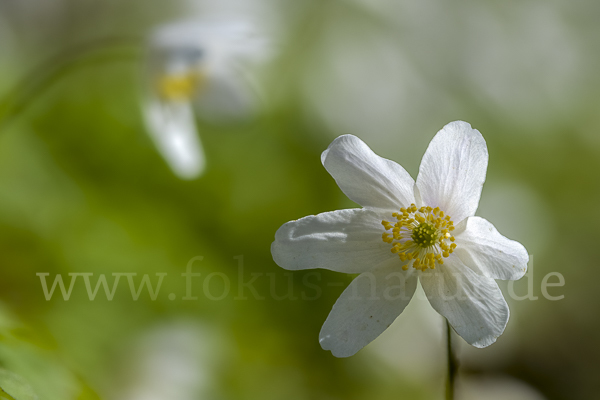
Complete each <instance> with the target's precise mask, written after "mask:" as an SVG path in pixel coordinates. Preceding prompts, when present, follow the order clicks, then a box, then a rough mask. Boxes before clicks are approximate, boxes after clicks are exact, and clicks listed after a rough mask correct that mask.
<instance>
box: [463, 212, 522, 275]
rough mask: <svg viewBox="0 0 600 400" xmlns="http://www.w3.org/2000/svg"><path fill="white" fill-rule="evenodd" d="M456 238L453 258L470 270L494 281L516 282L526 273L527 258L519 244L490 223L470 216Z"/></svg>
mask: <svg viewBox="0 0 600 400" xmlns="http://www.w3.org/2000/svg"><path fill="white" fill-rule="evenodd" d="M462 224H464V225H465V229H464V230H463V231H462V232H461V233H459V234H458V235H456V243H457V245H458V246H457V248H456V250H455V253H456V255H457V256H458V257H459V258H460V259H461V261H462V262H463V263H464V264H465V265H466V266H467V267H469V268H471V269H472V270H473V271H475V272H477V273H479V274H481V275H484V276H487V277H488V278H493V279H504V280H507V279H508V280H516V279H520V278H521V277H522V276H523V275H525V272H527V262H528V261H529V255H528V254H527V250H525V247H523V245H522V244H521V243H519V242H516V241H514V240H510V239H508V238H506V237H504V236H502V235H501V234H500V232H498V230H496V228H495V227H494V225H492V224H491V223H490V222H489V221H487V220H486V219H484V218H481V217H469V218H467V219H466V220H465V221H463V223H462Z"/></svg>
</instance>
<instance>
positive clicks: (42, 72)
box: [0, 38, 140, 127]
mask: <svg viewBox="0 0 600 400" xmlns="http://www.w3.org/2000/svg"><path fill="white" fill-rule="evenodd" d="M139 42H140V41H139V40H137V39H120V38H104V39H96V40H93V41H90V42H87V43H82V44H79V45H76V46H74V47H72V48H68V49H66V50H63V51H61V52H60V53H58V54H57V55H56V56H54V57H51V58H50V59H49V60H47V61H45V62H43V63H42V64H40V65H39V66H38V67H37V68H34V69H33V70H32V71H30V72H29V73H28V74H26V75H25V76H24V77H23V78H22V79H21V80H20V81H18V82H17V84H16V85H15V86H14V88H13V89H12V90H11V91H9V93H8V94H6V95H5V96H4V98H2V99H1V100H0V127H4V126H6V125H7V124H8V122H9V121H10V120H11V119H14V118H15V117H17V116H18V115H19V114H21V113H22V112H23V111H24V110H25V109H27V107H28V106H29V105H30V104H32V103H33V100H34V99H35V98H36V97H37V95H39V94H41V93H43V92H44V91H46V90H47V89H48V88H50V87H51V86H52V85H53V84H54V83H55V82H57V81H58V80H60V79H61V78H62V77H63V76H64V75H66V74H67V73H69V72H70V71H71V70H73V69H76V68H78V67H81V66H86V65H89V64H97V63H99V62H106V61H114V59H115V58H116V59H122V58H124V56H123V54H118V55H115V54H102V52H103V51H105V50H107V49H114V48H115V47H117V46H122V45H124V44H125V45H127V46H132V45H134V46H135V48H139ZM136 55H137V54H136ZM93 56H95V57H93ZM127 57H128V58H130V57H131V53H128V54H127Z"/></svg>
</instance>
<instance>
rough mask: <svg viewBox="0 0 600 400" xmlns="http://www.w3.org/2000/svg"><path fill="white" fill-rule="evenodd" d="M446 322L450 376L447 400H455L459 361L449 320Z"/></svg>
mask: <svg viewBox="0 0 600 400" xmlns="http://www.w3.org/2000/svg"><path fill="white" fill-rule="evenodd" d="M445 321H446V339H447V344H446V350H447V360H448V376H447V379H446V400H454V380H455V378H456V372H457V371H458V360H457V359H456V354H455V353H454V349H453V348H452V328H451V327H450V323H449V322H448V320H447V319H445Z"/></svg>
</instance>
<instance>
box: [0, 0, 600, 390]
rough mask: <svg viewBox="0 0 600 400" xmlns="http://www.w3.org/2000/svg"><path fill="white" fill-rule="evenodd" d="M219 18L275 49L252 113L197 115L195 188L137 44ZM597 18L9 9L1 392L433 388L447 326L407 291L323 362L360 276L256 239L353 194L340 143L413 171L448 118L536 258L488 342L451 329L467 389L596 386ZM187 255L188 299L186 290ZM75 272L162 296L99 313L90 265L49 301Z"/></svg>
mask: <svg viewBox="0 0 600 400" xmlns="http://www.w3.org/2000/svg"><path fill="white" fill-rule="evenodd" d="M215 13H216V14H222V15H231V14H237V15H243V16H245V17H249V18H252V19H253V20H254V21H257V25H258V26H260V27H261V28H265V31H266V32H267V34H268V35H269V39H270V41H271V43H272V46H273V49H274V51H273V55H272V57H271V58H270V60H269V62H268V63H266V64H264V65H263V66H262V70H261V71H258V72H256V73H257V74H258V76H259V77H260V79H259V82H260V87H261V92H262V95H261V102H262V106H261V107H260V111H259V112H257V113H256V114H255V115H254V116H253V117H252V118H250V119H246V120H243V121H238V120H236V121H230V123H219V124H215V123H211V122H208V121H204V120H203V119H201V118H198V120H197V125H198V130H199V132H200V135H201V136H202V141H203V143H204V148H205V151H206V157H207V169H206V171H205V173H204V175H203V176H201V177H200V178H198V179H195V180H187V181H186V180H181V179H178V178H177V177H176V176H175V175H174V174H173V173H172V172H171V170H170V169H169V167H168V165H167V164H166V163H165V161H164V160H163V159H162V158H161V156H160V155H159V153H158V152H157V150H156V148H155V147H154V145H153V143H152V142H151V140H150V139H149V138H148V135H147V132H146V128H145V126H144V123H143V120H142V113H141V106H140V104H141V93H142V92H143V90H142V88H141V86H142V84H143V79H142V78H141V76H140V75H141V71H142V70H143V66H142V64H143V62H144V59H145V58H144V51H145V50H144V49H145V44H146V38H147V36H148V35H149V34H150V33H151V32H152V31H153V30H154V29H155V28H156V27H157V26H159V25H161V24H164V23H167V22H171V21H176V20H178V19H181V18H191V17H203V16H206V15H213V14H215ZM599 18H600V3H598V2H595V1H591V0H590V1H586V0H574V1H569V2H567V1H560V0H552V1H548V0H518V1H517V0H508V1H503V2H496V1H489V0H477V1H476V0H457V1H442V0H293V1H291V0H290V1H284V0H281V1H277V0H264V1H259V0H238V1H224V0H213V1H210V0H198V1H183V0H181V1H171V2H164V1H158V0H126V1H123V0H85V1H82V0H0V99H1V100H0V101H1V103H0V265H1V270H0V271H1V272H0V274H1V275H0V277H1V278H0V299H1V303H0V305H1V307H0V387H1V388H2V389H3V391H4V392H2V391H0V397H2V396H3V397H4V398H6V399H13V398H14V399H16V400H28V399H38V398H39V399H40V400H71V399H73V400H89V399H103V400H154V399H170V400H194V399H242V400H243V399H263V400H265V399H277V400H279V399H282V398H285V399H289V400H292V399H328V400H329V399H370V400H372V399H441V398H442V396H443V384H444V374H445V354H444V337H443V329H442V327H443V325H442V324H443V323H442V319H441V317H439V315H437V314H436V313H435V312H434V311H433V310H432V309H431V307H430V306H429V305H428V303H427V302H426V301H425V300H423V298H422V297H421V298H415V299H413V301H412V302H411V304H410V306H409V307H408V308H407V310H406V311H405V312H404V313H403V314H402V315H401V316H400V318H399V319H398V320H397V321H396V322H395V323H394V324H393V325H392V327H391V328H390V329H389V330H388V331H386V332H385V333H384V334H383V335H382V336H381V337H380V338H378V339H377V340H376V341H375V342H373V343H372V344H371V345H369V346H367V347H366V348H365V349H364V350H362V351H361V352H359V353H358V354H357V355H355V356H353V357H351V358H349V359H336V358H334V357H333V356H332V355H331V354H330V353H329V352H326V351H324V350H322V349H321V348H320V346H319V344H318V333H319V330H320V327H321V324H322V323H323V322H324V320H325V318H326V317H327V314H328V313H329V310H330V309H331V307H332V305H333V303H334V302H335V300H336V298H337V297H338V296H339V294H340V293H341V292H342V290H343V288H344V286H345V285H347V284H348V283H349V282H350V280H351V278H352V277H348V276H345V275H342V274H337V273H334V272H330V271H320V274H319V275H308V274H309V273H310V271H307V272H295V273H289V272H286V271H283V270H282V269H280V268H279V267H278V266H277V265H275V263H274V262H273V261H272V258H271V255H270V244H271V242H272V240H273V236H274V233H275V231H276V230H277V228H278V227H279V226H280V225H281V224H283V223H284V222H286V221H289V220H291V219H297V218H300V217H303V216H306V215H309V214H316V213H319V212H324V211H330V210H335V209H340V208H350V207H355V206H356V205H355V204H353V203H352V202H351V201H349V200H348V199H346V198H345V197H344V195H343V194H342V193H341V191H340V190H339V189H338V188H337V187H336V185H335V182H334V181H333V179H332V178H331V177H330V176H329V175H328V174H327V172H326V171H325V169H324V168H323V167H322V166H321V163H320V153H321V152H322V151H323V150H324V149H325V148H326V147H327V145H328V144H329V143H330V142H331V141H332V140H333V139H334V138H335V137H336V136H338V135H341V134H344V133H352V134H354V135H357V136H359V137H361V138H362V139H363V140H365V141H366V142H367V143H368V144H369V145H370V146H371V148H373V150H374V151H375V152H376V153H378V154H380V155H382V156H384V157H386V158H390V159H393V160H395V161H397V162H399V163H400V164H402V165H403V166H404V167H405V168H406V169H407V170H408V171H409V172H410V173H411V174H412V175H413V177H416V174H417V171H418V166H419V162H420V159H421V157H422V155H423V152H424V151H425V149H426V147H427V144H428V142H429V141H430V140H431V138H432V137H433V135H434V134H435V133H436V132H437V130H439V129H440V128H441V127H442V126H443V125H445V124H446V123H448V122H450V121H453V120H457V119H461V120H465V121H468V122H470V123H471V124H472V125H473V127H475V128H476V129H478V130H480V131H481V132H482V133H483V135H484V137H485V139H486V141H487V143H488V148H489V153H490V164H489V169H488V175H487V181H486V184H485V187H484V191H483V195H482V200H481V204H480V209H479V211H478V215H481V216H483V217H486V218H488V219H489V220H490V221H492V222H493V223H494V224H495V225H496V227H497V228H498V229H499V231H500V232H502V233H503V234H505V235H506V236H508V237H510V238H512V239H516V240H518V241H520V242H521V243H523V244H524V245H525V246H526V248H527V249H528V251H529V253H530V254H531V255H532V260H533V261H532V263H530V274H529V275H528V277H526V278H524V279H523V280H522V281H519V282H517V283H516V284H515V285H514V287H513V290H514V292H515V293H517V294H518V295H520V296H524V295H525V294H526V293H527V291H528V290H531V292H530V293H531V294H532V296H535V297H537V300H533V299H531V298H529V299H525V300H521V301H517V300H515V299H511V298H510V297H507V300H508V301H509V305H510V307H511V319H510V321H509V324H508V327H507V329H506V332H505V333H504V335H503V336H502V337H500V338H499V340H498V342H497V343H496V344H494V345H493V346H491V347H489V348H486V349H474V348H471V347H469V346H468V345H467V344H466V343H464V342H463V341H462V340H461V339H458V340H457V345H458V347H459V353H460V362H461V366H460V368H461V369H460V375H459V378H458V385H459V387H458V391H459V393H458V398H459V399H483V398H485V399H507V398H511V399H556V400H561V399H595V398H597V396H598V394H597V393H598V392H599V391H600V387H599V386H600V385H599V383H598V376H599V375H600V364H599V363H598V362H597V360H598V359H599V358H600V340H599V339H598V334H597V332H598V329H600V320H599V318H598V315H599V311H600V300H599V298H598V281H596V278H597V277H598V268H597V267H598V262H599V261H598V260H599V258H598V240H600V233H599V231H598V227H599V226H600V207H599V204H600V180H599V172H598V171H599V169H600V135H599V132H600V113H599V108H598V107H600V74H598V71H600V48H599V43H600V25H598V19H599ZM199 256H200V257H203V259H202V260H201V261H196V262H195V263H194V272H199V273H201V274H202V276H201V277H200V278H194V281H193V282H194V287H193V290H194V293H193V295H194V296H197V297H198V299H197V300H182V297H183V296H184V295H185V290H186V288H185V281H184V280H183V279H182V278H181V276H180V274H181V273H182V272H185V270H186V265H187V264H188V262H189V261H190V260H191V259H193V257H199ZM76 272H87V273H93V274H94V277H93V278H92V282H93V283H95V280H96V278H97V277H98V274H106V275H107V276H108V277H109V284H110V283H112V275H111V274H113V273H137V274H138V275H137V278H136V282H137V283H136V284H139V279H141V276H142V275H143V274H149V275H150V278H151V281H152V283H153V284H155V283H156V281H157V278H156V275H155V274H156V273H166V274H168V275H167V276H166V277H165V278H164V281H163V283H162V286H161V288H160V292H159V293H158V295H157V297H156V299H155V300H152V299H151V298H150V296H149V295H148V292H147V291H144V292H143V293H142V294H141V295H140V297H139V299H138V300H137V301H134V300H133V299H132V296H131V294H130V291H129V290H128V288H127V280H126V278H122V280H121V282H120V286H119V287H118V289H117V290H116V294H115V296H114V298H113V299H112V301H108V300H107V299H106V296H105V295H104V293H103V292H102V290H100V293H99V294H98V295H97V297H96V298H95V299H94V300H93V301H92V300H90V299H89V298H88V295H87V294H86V291H85V288H84V286H83V285H82V283H81V282H82V281H81V278H78V279H80V281H79V283H78V284H75V285H74V289H73V292H72V295H71V298H70V299H69V300H68V301H65V300H63V299H62V297H61V296H60V295H58V294H55V295H54V297H53V298H52V299H51V300H48V301H47V300H46V299H45V297H44V293H43V290H42V287H41V283H40V278H39V277H38V276H36V274H37V273H49V274H50V275H49V277H48V279H49V282H50V283H51V282H52V279H53V278H54V276H55V275H56V274H63V276H64V277H65V280H66V282H67V283H68V275H67V274H68V273H76ZM551 272H559V273H560V274H562V276H563V277H564V282H565V285H564V286H562V287H551V288H549V289H548V292H549V294H550V295H552V296H563V295H564V298H562V299H561V300H558V301H550V300H548V299H546V298H545V297H544V296H543V293H542V291H541V284H542V281H543V279H544V276H546V274H548V273H551ZM210 273H216V274H213V275H212V276H213V277H215V278H214V279H211V280H210V282H209V283H208V284H206V286H204V285H205V282H206V281H205V280H204V278H205V277H207V276H208V274H210ZM223 278H226V279H225V280H226V281H227V282H229V286H228V285H227V284H225V283H224V280H223ZM253 278H254V281H253V283H252V285H253V286H252V287H253V288H254V291H252V290H251V288H250V287H249V286H243V285H242V283H248V282H249V281H251V279H253ZM549 282H552V283H554V282H557V278H556V277H554V278H551V279H550V281H549ZM307 283H308V284H309V285H312V286H309V285H307ZM500 284H501V287H502V288H503V290H504V291H505V293H506V294H507V295H508V294H509V293H508V292H509V289H510V288H509V287H508V286H507V285H506V284H505V283H500ZM227 289H229V291H227ZM206 290H208V291H209V293H212V294H213V295H214V296H213V298H212V299H211V298H210V296H207V295H206V293H205V292H206ZM171 293H173V294H174V295H175V299H174V300H171V299H170V298H169V296H168V295H169V294H171ZM221 293H226V295H224V296H219V294H221ZM215 296H216V297H223V298H221V299H215V298H214V297H215Z"/></svg>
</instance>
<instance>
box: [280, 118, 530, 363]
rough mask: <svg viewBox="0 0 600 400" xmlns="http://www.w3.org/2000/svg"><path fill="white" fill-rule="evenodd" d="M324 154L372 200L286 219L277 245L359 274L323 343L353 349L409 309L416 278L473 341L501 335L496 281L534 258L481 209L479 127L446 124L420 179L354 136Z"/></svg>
mask: <svg viewBox="0 0 600 400" xmlns="http://www.w3.org/2000/svg"><path fill="white" fill-rule="evenodd" d="M321 161H322V163H323V166H324V167H325V169H327V171H328V172H329V173H330V174H331V175H332V176H333V178H334V179H335V180H336V182H337V184H338V186H339V187H340V188H341V189H342V191H343V192H344V193H345V194H346V195H347V196H348V197H349V198H350V199H351V200H353V201H355V202H356V203H358V204H360V205H361V206H363V207H364V208H361V209H350V210H338V211H333V212H327V213H322V214H319V215H313V216H309V217H305V218H302V219H300V220H297V221H291V222H288V223H287V224H284V225H283V226H282V227H281V228H279V230H278V231H277V233H276V234H275V241H274V242H273V244H272V247H271V252H272V254H273V259H274V260H275V262H276V263H277V264H278V265H279V266H281V267H283V268H286V269H290V270H301V269H307V268H327V269H331V270H334V271H338V272H345V273H352V274H353V273H360V275H359V276H358V277H357V278H356V279H355V280H354V281H352V283H351V284H350V286H348V288H346V290H345V291H344V293H343V294H342V295H341V296H340V298H339V299H338V301H337V302H336V304H335V305H334V307H333V310H332V311H331V313H330V314H329V317H328V318H327V321H325V324H324V325H323V328H322V330H321V334H320V343H321V346H322V347H323V348H324V349H326V350H331V352H332V353H333V355H335V356H338V357H347V356H351V355H353V354H355V353H356V352H357V351H359V350H360V349H361V348H363V347H364V346H366V345H367V344H369V343H370V342H371V341H372V340H374V339H375V338H376V337H377V336H379V335H380V334H381V333H382V332H383V331H384V330H385V329H386V328H387V327H388V326H390V324H391V323H392V322H393V321H394V320H395V319H396V317H397V316H398V315H399V314H400V313H401V312H402V311H403V310H404V308H405V307H406V306H407V305H408V303H409V302H410V300H411V298H412V296H413V294H414V293H415V289H416V287H417V282H418V281H419V282H420V283H421V285H422V287H423V290H424V291H425V294H426V296H427V299H428V300H429V302H430V304H431V306H432V307H433V308H434V309H435V310H436V311H437V312H438V313H440V314H441V315H442V316H444V317H445V318H447V319H448V322H449V323H450V324H451V325H452V327H453V328H454V330H455V331H456V332H457V333H458V334H459V335H460V336H462V337H463V338H464V339H465V340H466V341H467V342H468V343H469V344H471V345H473V346H475V347H486V346H489V345H490V344H492V343H494V342H495V341H496V339H497V338H498V337H499V336H500V335H501V334H502V332H503V331H504V328H505V327H506V323H507V322H508V317H509V309H508V306H507V304H506V301H505V300H504V297H503V296H502V292H501V291H500V289H499V288H498V285H497V284H496V282H495V280H494V279H510V280H514V279H519V278H521V277H522V276H523V275H524V274H525V272H526V270H527V262H528V259H529V256H528V254H527V251H526V250H525V248H524V247H523V246H522V245H521V244H520V243H518V242H515V241H512V240H509V239H507V238H505V237H504V236H502V235H501V234H500V233H499V232H498V231H497V230H496V228H494V226H493V225H492V224H491V223H489V222H488V221H486V220H485V219H483V218H480V217H476V216H474V215H475V211H476V210H477V206H478V204H479V198H480V196H481V190H482V187H483V183H484V181H485V175H486V170H487V164H488V152H487V146H486V144H485V140H484V139H483V137H482V136H481V134H480V133H479V131H477V130H475V129H472V128H471V126H470V125H469V124H468V123H466V122H461V121H457V122H453V123H450V124H448V125H446V126H445V127H444V128H443V129H442V130H441V131H440V132H438V134H437V135H436V136H435V137H434V138H433V140H432V141H431V143H430V144H429V147H428V148H427V151H426V152H425V155H424V156H423V160H422V161H421V167H420V169H419V175H418V177H417V181H416V182H415V181H414V180H413V179H412V177H411V176H410V175H409V174H408V172H406V170H404V168H402V167H401V166H400V165H398V164H396V163H395V162H393V161H390V160H386V159H383V158H381V157H379V156H377V155H376V154H375V153H373V151H372V150H371V149H370V148H369V147H368V146H367V145H366V144H365V143H364V142H362V141H361V140H360V139H358V138H357V137H355V136H352V135H344V136H340V137H339V138H337V139H336V140H334V141H333V143H332V144H331V145H330V146H329V148H328V149H327V150H325V151H324V152H323V154H322V155H321ZM390 221H392V222H390ZM453 221H457V222H458V224H457V225H456V226H455V225H454V222H453ZM411 267H412V268H411Z"/></svg>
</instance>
